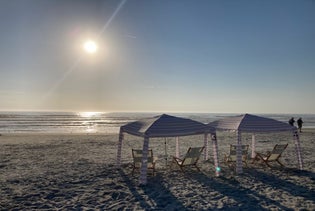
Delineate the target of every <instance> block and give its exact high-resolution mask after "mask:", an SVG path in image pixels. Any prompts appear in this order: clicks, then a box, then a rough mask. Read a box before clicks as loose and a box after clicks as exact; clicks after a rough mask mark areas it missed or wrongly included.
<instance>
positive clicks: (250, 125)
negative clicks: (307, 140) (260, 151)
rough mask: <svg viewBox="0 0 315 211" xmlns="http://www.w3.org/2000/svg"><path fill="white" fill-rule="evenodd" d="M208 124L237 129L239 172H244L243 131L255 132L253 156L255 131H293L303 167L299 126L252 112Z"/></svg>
mask: <svg viewBox="0 0 315 211" xmlns="http://www.w3.org/2000/svg"><path fill="white" fill-rule="evenodd" d="M208 125H209V126H211V127H214V128H216V129H217V130H231V131H237V134H238V138H237V145H238V150H237V162H236V172H237V173H242V172H243V167H242V152H241V145H242V139H241V134H242V133H243V132H246V133H253V135H252V158H253V157H254V156H255V133H271V132H285V131H288V132H292V134H293V140H294V143H295V150H296V155H297V158H298V164H299V168H300V169H302V168H303V160H302V156H301V147H300V140H299V135H298V132H297V128H296V127H294V126H291V125H289V124H287V123H284V122H281V121H278V120H274V119H270V118H265V117H260V116H255V115H251V114H244V115H240V116H233V117H227V118H224V119H221V120H217V121H214V122H210V123H209V124H208Z"/></svg>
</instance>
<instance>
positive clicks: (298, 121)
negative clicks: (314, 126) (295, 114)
mask: <svg viewBox="0 0 315 211" xmlns="http://www.w3.org/2000/svg"><path fill="white" fill-rule="evenodd" d="M296 123H297V125H298V127H299V130H300V133H302V125H303V120H302V118H301V117H300V118H299V119H298V120H297V121H296Z"/></svg>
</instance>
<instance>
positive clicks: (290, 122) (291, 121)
mask: <svg viewBox="0 0 315 211" xmlns="http://www.w3.org/2000/svg"><path fill="white" fill-rule="evenodd" d="M294 122H295V120H294V118H293V117H292V118H291V119H290V120H289V124H290V125H292V126H294Z"/></svg>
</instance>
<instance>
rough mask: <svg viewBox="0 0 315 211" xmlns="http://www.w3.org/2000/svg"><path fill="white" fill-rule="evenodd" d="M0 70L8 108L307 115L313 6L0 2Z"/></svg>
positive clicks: (177, 0)
mask: <svg viewBox="0 0 315 211" xmlns="http://www.w3.org/2000/svg"><path fill="white" fill-rule="evenodd" d="M86 39H94V40H96V41H97V43H98V45H99V49H98V52H97V53H96V54H93V55H89V54H87V53H86V52H84V50H83V48H82V45H83V43H84V41H85V40H86ZM0 71H1V75H0V110H4V111H5V110H66V111H69V110H70V111H71V110H74V111H148V112H150V111H157V112H183V111H187V112H211V113H212V112H229V113H232V112H233V113H245V112H247V113H315V93H314V91H315V1H312V0H294V1H293V0H292V1H291V0H264V1H261V0H259V1H258V0H257V1H256V0H247V1H242V0H237V1H235V0H127V1H120V0H105V1H96V0H84V1H83V0H1V1H0Z"/></svg>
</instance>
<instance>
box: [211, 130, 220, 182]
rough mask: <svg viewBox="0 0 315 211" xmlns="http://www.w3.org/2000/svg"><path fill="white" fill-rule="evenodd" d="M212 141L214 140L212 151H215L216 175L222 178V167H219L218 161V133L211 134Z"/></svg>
mask: <svg viewBox="0 0 315 211" xmlns="http://www.w3.org/2000/svg"><path fill="white" fill-rule="evenodd" d="M211 140H212V149H213V161H214V167H215V175H216V176H217V177H218V176H220V171H221V169H220V166H219V159H218V141H217V135H216V133H212V134H211Z"/></svg>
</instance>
